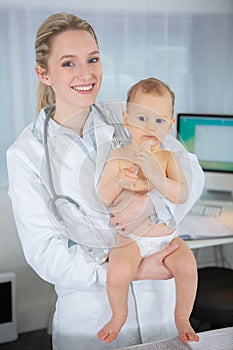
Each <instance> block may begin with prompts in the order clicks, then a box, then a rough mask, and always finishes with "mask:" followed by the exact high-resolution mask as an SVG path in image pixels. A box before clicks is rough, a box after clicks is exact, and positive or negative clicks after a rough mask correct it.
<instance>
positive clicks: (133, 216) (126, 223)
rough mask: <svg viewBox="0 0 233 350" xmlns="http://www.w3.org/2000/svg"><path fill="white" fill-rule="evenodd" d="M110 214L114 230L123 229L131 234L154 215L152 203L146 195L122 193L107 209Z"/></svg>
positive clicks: (129, 192)
mask: <svg viewBox="0 0 233 350" xmlns="http://www.w3.org/2000/svg"><path fill="white" fill-rule="evenodd" d="M108 210H109V211H110V213H111V218H110V223H111V225H114V226H115V228H116V230H122V229H124V230H125V231H126V232H127V233H131V232H132V231H134V229H135V228H137V227H138V226H139V225H141V224H142V223H143V222H145V220H146V219H147V218H149V217H150V216H151V215H154V214H155V209H154V206H153V203H152V201H151V200H150V198H149V197H148V196H147V195H142V194H138V193H133V192H131V191H122V192H121V193H120V195H119V196H118V197H117V199H116V200H115V201H114V202H113V203H112V204H111V205H110V206H109V207H108Z"/></svg>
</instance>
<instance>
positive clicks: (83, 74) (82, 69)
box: [77, 64, 91, 80]
mask: <svg viewBox="0 0 233 350" xmlns="http://www.w3.org/2000/svg"><path fill="white" fill-rule="evenodd" d="M77 75H78V78H79V79H83V80H88V79H89V78H90V76H91V69H90V67H89V66H88V65H85V64H83V65H80V66H79V67H78V69H77Z"/></svg>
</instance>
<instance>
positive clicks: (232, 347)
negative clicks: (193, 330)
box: [119, 327, 233, 350]
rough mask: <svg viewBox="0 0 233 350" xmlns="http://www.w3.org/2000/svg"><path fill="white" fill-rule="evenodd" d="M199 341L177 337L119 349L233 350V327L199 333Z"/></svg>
mask: <svg viewBox="0 0 233 350" xmlns="http://www.w3.org/2000/svg"><path fill="white" fill-rule="evenodd" d="M198 335H199V337H200V340H199V342H197V343H195V342H190V343H189V344H188V345H184V344H183V343H182V342H181V341H180V340H179V339H178V338H177V337H176V338H172V339H169V340H163V341H159V342H154V343H147V344H141V345H135V346H130V347H126V348H121V349H119V350H233V327H228V328H222V329H216V330H213V331H207V332H201V333H198Z"/></svg>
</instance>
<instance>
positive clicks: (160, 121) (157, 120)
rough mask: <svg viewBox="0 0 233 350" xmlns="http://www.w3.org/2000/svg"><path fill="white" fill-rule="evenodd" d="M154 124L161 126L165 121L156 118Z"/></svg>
mask: <svg viewBox="0 0 233 350" xmlns="http://www.w3.org/2000/svg"><path fill="white" fill-rule="evenodd" d="M156 123H157V124H163V123H165V120H164V119H162V118H157V119H156Z"/></svg>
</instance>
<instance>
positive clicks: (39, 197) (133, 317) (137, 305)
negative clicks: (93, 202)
mask: <svg viewBox="0 0 233 350" xmlns="http://www.w3.org/2000/svg"><path fill="white" fill-rule="evenodd" d="M102 109H103V110H104V113H105V114H108V115H109V113H110V114H111V113H112V115H110V117H112V118H116V116H117V118H121V113H120V109H121V107H119V105H118V104H113V105H106V107H105V106H104V107H102ZM44 119H45V112H44V111H42V112H41V114H40V116H39V117H38V120H37V121H36V124H35V125H33V124H31V125H29V126H28V127H27V128H26V129H25V130H24V131H23V133H22V134H21V135H20V136H19V138H18V139H17V140H16V142H15V143H14V144H13V145H11V147H10V148H9V150H8V152H7V163H8V174H9V195H10V197H11V200H12V207H13V212H14V217H15V221H16V226H17V230H18V234H19V237H20V240H21V244H22V248H23V251H24V254H25V258H26V260H27V262H28V263H29V265H30V266H31V267H32V268H33V269H34V270H35V271H36V273H37V274H38V275H39V276H40V277H41V278H42V279H44V280H46V281H48V282H50V283H52V284H54V285H55V289H56V292H57V295H58V298H57V303H56V311H55V315H54V321H53V349H54V350H74V349H76V350H90V349H93V350H105V349H106V350H107V349H116V348H119V347H124V346H128V345H133V344H140V343H141V342H143V343H145V342H150V341H155V340H160V339H165V338H169V337H172V336H175V335H176V334H177V331H176V328H175V325H174V318H173V310H174V304H175V295H174V293H175V289H174V280H172V279H171V280H169V281H137V282H133V283H132V284H131V286H130V291H129V314H128V318H127V322H126V324H125V325H124V327H123V328H122V330H121V332H120V334H119V336H118V338H117V339H116V340H115V341H113V342H112V343H110V344H107V343H105V342H101V341H100V340H98V338H97V336H96V333H97V332H98V330H99V329H100V328H101V327H102V326H103V325H104V324H105V323H106V322H107V321H108V320H109V318H110V316H111V310H110V307H109V303H108V299H107V295H106V286H105V282H106V268H107V263H103V261H104V258H105V255H104V254H105V253H104V250H102V252H103V253H102V255H103V256H102V258H103V257H104V258H103V259H101V257H100V254H99V250H98V249H93V250H92V249H90V250H91V254H92V256H91V255H90V254H88V252H87V250H86V248H84V247H82V246H81V245H80V244H73V245H72V244H70V239H69V237H68V236H67V234H68V235H69V234H71V235H73V236H72V237H71V238H72V240H74V241H75V240H76V241H78V240H79V238H78V236H77V235H78V233H79V231H82V230H80V227H82V226H81V225H80V226H79V224H77V223H76V224H73V227H71V230H70V231H69V232H68V233H67V231H66V230H65V229H64V227H63V226H62V225H61V224H59V223H58V222H56V220H55V219H54V217H53V215H52V213H51V210H50V204H49V195H50V190H49V186H48V183H47V179H46V174H45V173H44V170H43V166H44V165H43V164H44V163H43V156H44V148H43V123H44ZM93 122H94V125H95V126H96V125H98V127H96V129H95V135H94V138H95V140H96V141H97V161H96V164H95V173H96V174H94V172H93V174H91V175H90V174H89V176H92V177H93V179H92V185H93V186H95V185H96V183H97V182H98V178H99V176H100V174H101V170H100V169H101V168H102V167H103V164H104V161H105V159H106V158H107V155H108V152H107V150H106V152H103V148H101V147H102V146H101V145H102V141H101V140H103V138H104V141H105V138H108V139H111V137H112V134H113V127H112V126H109V125H106V124H105V123H103V121H102V119H101V118H99V117H98V113H96V111H95V115H94V117H93ZM54 133H56V126H54V124H53V123H51V125H50V126H49V135H50V136H52V135H54ZM65 139H66V140H67V138H66V137H65ZM65 139H64V138H63V141H64V142H65ZM50 140H52V138H51V139H50ZM54 140H55V141H56V142H55V143H53V142H51V144H50V145H51V147H55V148H54V151H55V153H53V155H52V170H53V171H54V173H53V175H54V174H56V175H55V176H53V178H54V183H55V187H56V189H57V190H59V191H60V190H61V192H62V193H63V194H64V193H66V194H67V195H69V196H71V197H74V198H75V199H77V198H78V199H79V200H81V202H82V201H83V199H84V197H85V196H83V197H82V196H80V195H79V194H77V198H76V193H78V191H75V185H76V184H77V183H78V182H77V181H76V182H75V181H74V179H75V178H76V179H77V177H76V175H77V174H76V171H77V170H78V167H77V166H76V164H77V162H78V159H81V158H80V157H82V151H81V149H80V147H79V146H78V145H77V144H74V143H72V146H71V148H69V152H68V155H67V157H65V158H64V157H63V155H62V157H63V158H62V159H63V161H64V164H63V165H62V168H59V169H57V168H56V164H58V162H57V161H56V159H60V158H59V157H60V155H61V154H62V147H60V146H61V145H62V143H60V142H59V138H57V137H55V138H54ZM167 143H168V145H169V147H170V145H171V146H172V150H173V151H174V152H176V153H178V156H179V158H180V159H181V162H182V165H183V167H184V168H185V173H186V177H187V179H188V182H189V183H192V191H191V194H190V198H189V201H188V204H187V205H186V206H180V207H179V208H177V207H174V206H173V207H172V205H171V208H172V209H171V210H172V211H173V212H174V217H175V219H176V221H177V223H178V222H179V221H180V220H181V218H182V216H183V215H184V212H185V211H187V210H189V208H190V207H191V206H192V205H193V203H194V202H195V200H196V199H197V198H198V197H199V195H200V193H201V191H202V188H203V183H204V181H203V179H204V178H203V173H202V171H201V169H200V167H199V165H198V163H197V160H196V158H195V157H194V156H192V155H189V154H188V153H187V152H186V151H185V150H184V148H183V147H182V146H180V145H179V144H178V142H177V141H176V140H175V139H174V138H172V137H171V136H170V137H169V138H168V139H167ZM54 145H55V146H54ZM99 145H100V146H101V147H100V149H99ZM72 165H73V168H74V169H72ZM57 171H58V172H57ZM67 176H69V177H68V178H67ZM57 179H59V180H57ZM79 179H80V178H79ZM46 201H47V202H46ZM82 204H83V205H84V207H85V209H86V208H87V206H86V204H85V203H84V202H82ZM169 204H171V203H169ZM94 212H95V210H93V211H92V213H91V215H92V214H93V217H92V218H93V220H97V225H98V226H101V220H99V221H98V218H96V217H95V215H94ZM101 215H102V216H101V217H102V219H103V222H104V226H103V228H104V234H105V236H107V237H110V236H111V230H109V231H108V230H106V222H105V219H106V213H104V211H103V212H102V211H101ZM77 222H79V223H80V221H77ZM70 225H71V223H70ZM71 226H72V225H71ZM75 228H76V231H75ZM80 240H81V241H82V240H83V238H80Z"/></svg>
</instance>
